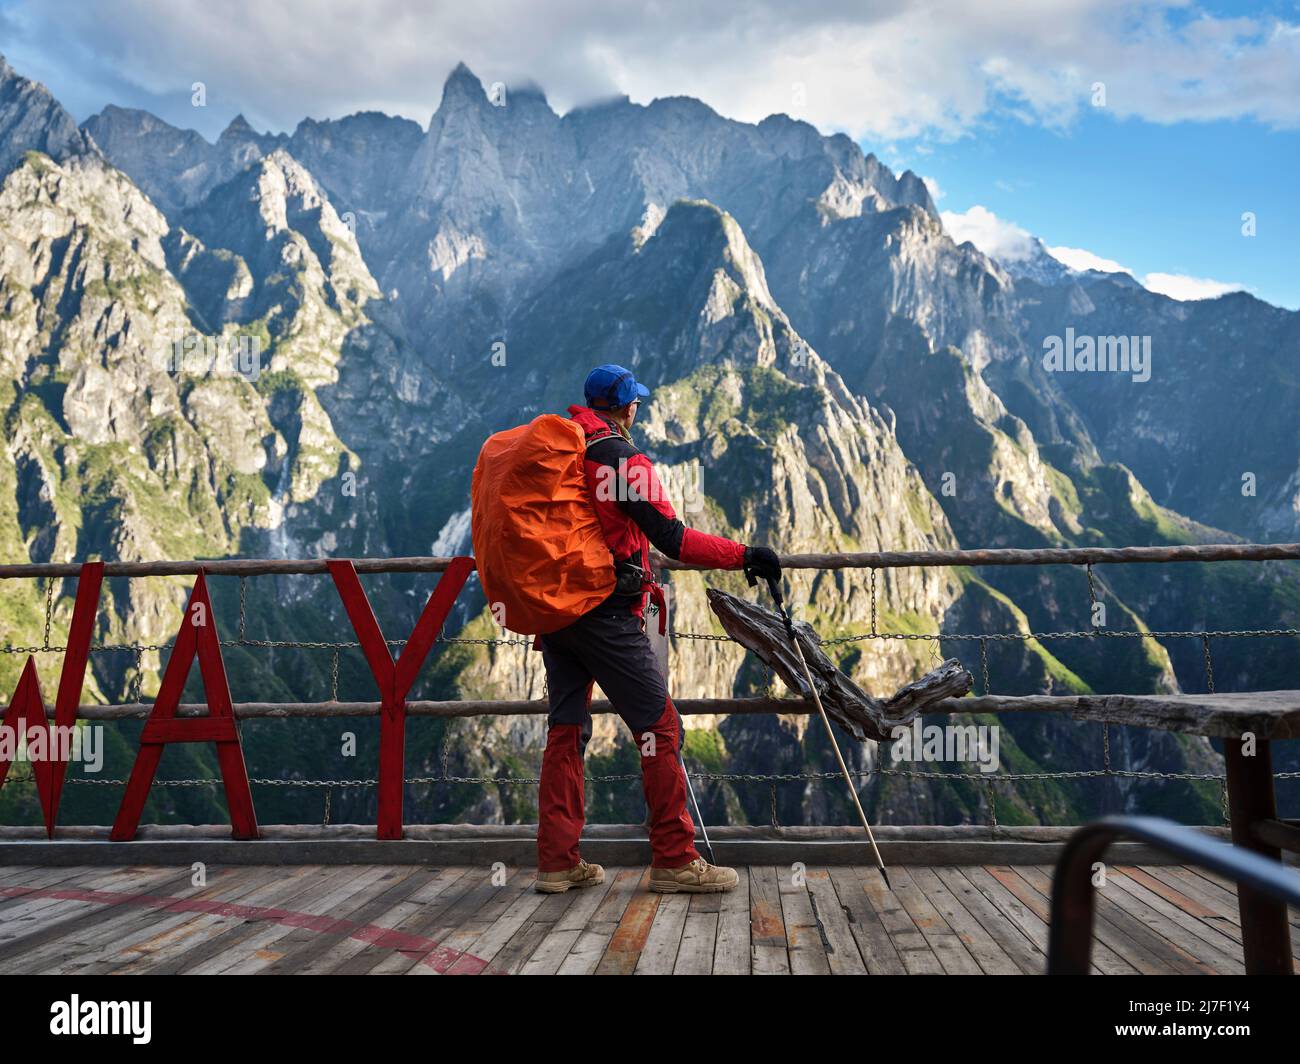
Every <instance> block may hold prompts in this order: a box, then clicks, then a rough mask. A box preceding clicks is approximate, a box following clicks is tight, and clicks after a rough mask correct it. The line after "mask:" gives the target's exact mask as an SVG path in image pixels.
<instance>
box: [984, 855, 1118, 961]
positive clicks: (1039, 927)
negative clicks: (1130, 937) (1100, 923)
mask: <svg viewBox="0 0 1300 1064" xmlns="http://www.w3.org/2000/svg"><path fill="white" fill-rule="evenodd" d="M958 871H959V872H960V873H961V874H962V876H964V877H965V878H966V879H967V880H968V881H969V882H970V884H971V885H972V886H973V887H975V889H976V890H978V891H979V892H980V893H981V894H983V895H984V897H985V898H986V899H987V900H988V901H989V902H990V903H991V904H993V905H994V906H996V907H997V909H998V911H999V912H1001V913H1002V914H1003V915H1004V916H1006V918H1007V919H1008V920H1010V921H1011V922H1012V923H1013V924H1015V925H1016V926H1017V927H1018V928H1020V930H1021V931H1022V932H1023V933H1024V934H1025V935H1026V936H1028V938H1029V939H1030V941H1032V942H1033V943H1034V945H1035V946H1036V947H1037V948H1038V949H1039V951H1040V952H1042V954H1043V955H1044V957H1046V955H1047V913H1046V906H1042V905H1040V903H1039V899H1038V898H1037V894H1036V893H1035V892H1034V891H1031V890H1029V887H1028V884H1024V883H1020V882H1019V880H1017V889H1018V890H1020V891H1023V892H1025V895H1026V897H1028V895H1033V898H1032V899H1029V900H1022V897H1021V895H1020V894H1017V893H1013V892H1012V891H1010V890H1008V889H1007V888H1006V887H1005V886H1003V884H1002V883H1001V882H999V881H998V880H997V879H996V878H995V877H994V876H992V875H990V874H989V871H988V869H987V868H960V869H958ZM1092 970H1093V972H1094V974H1102V975H1133V974H1135V973H1136V971H1137V969H1136V968H1134V967H1133V966H1132V965H1131V964H1129V963H1128V961H1126V960H1124V958H1123V957H1121V956H1119V955H1118V954H1117V953H1115V951H1114V950H1112V949H1111V948H1110V947H1109V946H1106V945H1104V944H1103V943H1099V942H1097V940H1096V938H1095V936H1094V938H1093V943H1092Z"/></svg>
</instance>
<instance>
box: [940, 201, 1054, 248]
mask: <svg viewBox="0 0 1300 1064" xmlns="http://www.w3.org/2000/svg"><path fill="white" fill-rule="evenodd" d="M940 217H941V218H942V219H943V227H944V228H945V229H946V230H948V235H949V236H951V237H952V238H953V240H955V241H956V242H957V243H958V244H964V243H965V242H966V241H968V240H969V241H970V242H971V243H972V244H974V245H975V246H976V247H977V248H979V249H980V251H982V252H984V254H985V255H989V256H991V257H992V258H995V259H997V260H999V261H1000V262H1020V261H1021V260H1023V259H1027V258H1029V256H1030V255H1031V254H1033V251H1034V237H1033V234H1031V233H1030V232H1029V230H1027V229H1021V228H1020V226H1018V225H1016V223H1015V222H1008V221H1006V220H1005V219H1003V218H999V217H998V216H997V215H996V214H994V213H993V212H992V211H991V210H989V209H988V208H987V207H981V206H980V205H979V204H976V205H975V206H974V207H972V208H971V209H970V210H968V211H963V212H961V213H958V212H956V211H943V212H942V213H941V214H940Z"/></svg>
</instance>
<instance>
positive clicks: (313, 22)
mask: <svg viewBox="0 0 1300 1064" xmlns="http://www.w3.org/2000/svg"><path fill="white" fill-rule="evenodd" d="M0 52H3V53H4V54H5V55H6V56H7V57H8V59H9V60H10V62H11V63H12V64H13V65H14V66H15V67H16V68H17V69H18V70H19V71H20V72H21V73H24V74H26V75H28V76H30V77H34V78H36V79H37V80H40V81H43V82H45V83H46V84H47V85H48V86H49V87H50V89H51V90H52V91H53V92H54V94H55V95H56V96H57V97H58V98H59V99H60V100H62V101H63V102H64V104H65V105H66V106H67V107H68V108H69V110H71V111H72V112H73V114H74V115H75V116H76V117H77V118H78V119H79V120H80V119H84V118H85V117H87V116H88V115H89V114H91V113H94V112H95V111H97V110H99V109H100V108H101V107H103V106H104V105H106V104H108V103H117V104H120V105H123V106H135V107H143V108H147V109H149V110H151V111H153V112H154V113H156V114H158V115H159V116H161V117H163V118H165V119H167V120H168V121H170V122H173V123H174V124H176V125H180V126H184V127H189V128H195V129H198V130H199V131H200V132H202V133H203V134H204V135H205V136H208V137H209V138H213V137H215V136H216V135H217V133H219V132H220V130H221V129H222V128H223V127H224V126H225V124H226V123H228V122H229V120H230V119H231V118H232V117H234V115H236V114H238V113H241V112H242V113H243V114H245V115H246V116H247V118H248V119H249V120H250V121H251V122H252V123H253V125H254V126H255V127H257V128H259V129H268V128H269V129H273V130H282V129H292V128H293V126H294V125H295V124H296V123H297V121H298V120H299V119H300V118H303V117H308V116H310V117H314V118H331V117H338V116H341V115H344V114H348V113H351V112H353V111H357V110H364V109H376V110H383V111H386V112H388V113H390V114H402V115H406V116H407V117H410V118H413V119H415V120H416V121H418V122H420V123H421V124H425V123H427V122H428V119H429V116H430V114H431V113H432V111H433V109H434V107H435V106H436V104H437V101H438V97H439V95H440V89H441V84H442V81H443V80H444V79H445V77H446V75H447V73H448V72H449V71H450V70H451V68H452V67H453V66H454V65H455V63H456V62H457V61H460V60H464V61H465V62H467V63H468V64H469V66H470V67H471V68H472V69H473V70H474V71H475V72H476V73H477V74H478V75H479V76H480V77H481V78H482V79H483V80H484V81H485V82H491V81H495V80H501V81H504V82H507V83H511V84H517V83H518V82H520V81H522V80H533V81H535V82H537V83H538V84H539V85H541V86H542V87H543V88H544V89H545V90H546V92H547V95H548V97H549V99H550V100H551V102H552V105H553V106H555V107H556V109H557V110H561V111H563V110H565V109H567V108H569V107H571V106H574V105H576V104H581V103H585V102H589V101H591V100H594V99H598V98H601V97H606V96H609V95H612V94H614V93H626V94H627V95H629V96H630V97H631V98H632V99H633V100H635V101H638V102H649V101H650V100H651V99H654V98H655V97H657V96H668V95H679V94H681V95H691V96H696V97H698V98H700V99H702V100H704V101H705V102H706V103H708V104H710V105H711V106H712V107H714V108H715V109H716V110H717V111H719V112H720V113H722V114H725V115H729V116H731V117H734V118H738V119H742V120H745V121H757V120H759V119H761V118H762V117H764V116H765V115H767V114H771V113H773V112H785V113H787V114H790V115H792V116H794V117H797V118H803V119H806V120H807V121H809V122H812V123H813V124H814V125H816V126H817V127H818V128H820V129H822V130H824V131H827V132H829V131H844V132H848V133H850V134H851V135H852V136H854V137H855V138H856V139H858V141H859V142H860V143H861V144H862V145H863V147H864V148H865V149H866V150H869V151H874V152H875V153H876V154H877V155H878V156H880V158H882V159H883V160H884V161H885V162H887V163H890V164H891V165H902V166H906V167H909V168H911V169H914V170H916V171H917V172H918V173H920V174H922V175H923V176H925V177H927V178H929V179H930V180H931V181H932V182H933V183H934V187H935V188H937V190H938V191H939V192H941V193H942V195H941V197H940V198H939V200H938V203H939V207H940V209H941V211H943V212H944V214H945V222H946V224H948V226H949V228H950V230H951V231H953V232H954V235H958V236H962V237H965V238H970V239H974V240H975V241H976V243H977V244H980V246H981V247H984V249H985V250H986V251H990V252H991V253H1004V254H1014V253H1015V250H1014V249H1015V248H1017V247H1019V246H1021V244H1022V243H1023V241H1022V239H1021V236H1022V234H1023V232H1025V231H1027V232H1029V233H1032V234H1034V235H1036V236H1038V237H1040V238H1041V239H1042V240H1043V241H1044V242H1045V243H1046V244H1047V245H1048V246H1049V247H1051V248H1053V249H1075V250H1074V251H1073V252H1067V251H1059V250H1058V252H1057V253H1058V254H1062V255H1064V256H1065V257H1066V258H1067V259H1068V260H1069V261H1071V262H1074V261H1083V260H1084V259H1083V258H1081V257H1080V253H1081V252H1082V253H1086V255H1091V256H1094V257H1097V258H1100V259H1104V260H1107V261H1109V262H1110V263H1113V264H1114V265H1115V266H1117V267H1123V268H1126V269H1129V270H1131V271H1132V272H1133V273H1134V274H1135V275H1136V276H1138V277H1139V279H1144V280H1145V281H1146V283H1147V284H1148V285H1149V286H1150V287H1153V288H1157V289H1158V290H1162V291H1167V292H1169V294H1173V295H1176V296H1183V297H1186V296H1189V295H1197V294H1199V293H1213V292H1215V291H1218V290H1220V289H1221V288H1223V287H1224V286H1226V285H1236V286H1241V287H1244V288H1246V289H1247V290H1249V291H1251V292H1253V293H1254V294H1255V295H1257V296H1258V297H1260V298H1261V299H1265V300H1268V301H1269V302H1272V303H1276V304H1279V305H1282V306H1286V307H1290V308H1297V307H1300V269H1297V268H1296V261H1297V257H1298V255H1300V205H1298V204H1297V202H1296V196H1295V194H1294V191H1293V189H1294V188H1295V187H1296V186H1297V185H1298V184H1300V182H1298V181H1297V180H1296V173H1297V170H1300V4H1298V3H1297V2H1294V0H1258V2H1254V3H1192V2H1184V0H1035V2H1033V3H1028V2H1026V0H979V2H969V3H964V2H946V3H939V0H805V2H803V3H801V4H799V5H791V4H788V3H784V2H779V0H747V2H746V3H743V4H735V5H729V4H719V5H701V4H699V3H698V2H697V0H658V2H657V3H656V4H655V5H653V6H650V7H646V6H644V5H610V4H608V3H604V2H597V0H552V2H551V3H548V4H545V5H539V4H537V3H535V2H533V0H495V2H494V3H493V4H491V5H446V4H440V5H431V4H429V3H427V2H423V0H368V2H365V3H362V2H360V0H278V2H269V0H226V2H224V3H221V4H212V3H210V2H209V0H165V2H164V0H102V2H99V3H94V4H89V3H84V2H80V0H0ZM195 81H202V82H203V83H204V84H205V86H206V87H207V105H206V106H205V107H204V108H202V109H197V108H194V107H193V106H191V101H190V93H191V89H190V86H191V85H192V84H193V82H195ZM1097 83H1102V84H1104V85H1105V88H1106V104H1105V106H1104V107H1094V106H1092V99H1093V91H1092V86H1094V85H1095V84H1097ZM1246 211H1251V212H1254V214H1255V216H1256V235H1255V236H1254V237H1245V236H1243V235H1242V232H1241V228H1242V222H1241V216H1242V214H1243V212H1246ZM1008 249H1011V250H1010V251H1008ZM1086 255H1085V257H1086Z"/></svg>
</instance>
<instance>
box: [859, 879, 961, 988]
mask: <svg viewBox="0 0 1300 1064" xmlns="http://www.w3.org/2000/svg"><path fill="white" fill-rule="evenodd" d="M854 872H855V874H856V875H857V877H858V879H859V881H860V882H861V883H862V892H863V894H864V895H865V896H866V898H867V900H868V902H869V903H870V904H871V907H872V908H873V909H874V910H875V912H876V915H877V916H878V917H879V918H880V922H881V924H882V925H883V926H884V928H885V931H886V932H887V933H888V934H889V941H890V942H892V943H893V944H894V949H895V950H897V951H898V957H899V960H901V961H902V962H903V967H904V968H906V969H907V972H908V974H909V975H942V974H943V973H944V967H943V963H942V962H941V961H940V960H939V958H938V957H937V956H936V955H935V952H934V950H933V949H932V948H931V945H930V943H929V942H928V941H927V940H926V937H925V935H923V934H922V933H921V930H920V928H918V927H917V926H916V923H915V921H914V920H913V919H912V917H911V914H910V913H908V911H907V909H906V908H905V907H904V905H903V903H902V900H901V899H900V898H899V897H898V896H897V895H896V894H895V893H894V892H893V891H892V890H890V889H889V888H888V887H886V886H885V884H884V882H883V881H882V879H881V878H880V871H879V869H877V868H869V867H865V866H862V865H858V866H856V867H855V868H854Z"/></svg>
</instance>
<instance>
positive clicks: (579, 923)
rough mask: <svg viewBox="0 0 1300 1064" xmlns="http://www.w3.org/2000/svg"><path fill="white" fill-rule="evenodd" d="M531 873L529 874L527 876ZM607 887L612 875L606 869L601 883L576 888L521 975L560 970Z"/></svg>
mask: <svg viewBox="0 0 1300 1064" xmlns="http://www.w3.org/2000/svg"><path fill="white" fill-rule="evenodd" d="M531 875H532V873H530V877H531ZM611 886H613V876H612V875H611V874H610V872H609V870H608V869H606V871H605V882H604V883H600V884H598V885H597V886H594V887H583V888H581V889H580V890H578V891H577V896H576V897H575V898H574V899H573V904H572V905H570V906H569V908H568V909H567V910H566V911H565V913H564V915H563V916H561V917H560V919H559V920H557V921H556V922H555V924H554V926H553V927H552V928H551V930H550V931H549V932H548V933H547V935H546V937H545V938H543V939H542V941H541V944H540V945H539V946H538V947H537V949H536V950H534V951H533V955H532V956H531V957H529V958H528V963H527V964H525V965H524V967H523V970H522V974H523V975H555V974H556V973H557V972H558V971H559V970H560V965H561V964H563V963H564V958H565V957H567V956H568V955H569V951H570V950H571V949H572V948H573V947H574V945H575V944H576V943H577V941H578V939H579V937H581V935H582V933H583V931H585V930H586V928H587V921H588V920H590V919H591V917H592V914H593V913H595V911H596V910H597V909H598V908H599V907H600V904H601V902H602V901H604V900H605V895H606V894H607V893H609V889H610V887H611Z"/></svg>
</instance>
